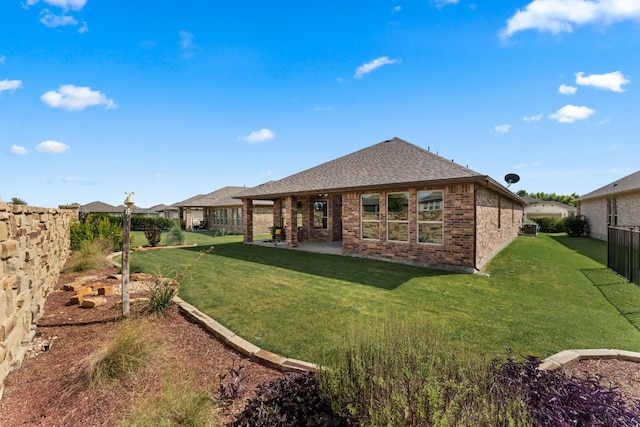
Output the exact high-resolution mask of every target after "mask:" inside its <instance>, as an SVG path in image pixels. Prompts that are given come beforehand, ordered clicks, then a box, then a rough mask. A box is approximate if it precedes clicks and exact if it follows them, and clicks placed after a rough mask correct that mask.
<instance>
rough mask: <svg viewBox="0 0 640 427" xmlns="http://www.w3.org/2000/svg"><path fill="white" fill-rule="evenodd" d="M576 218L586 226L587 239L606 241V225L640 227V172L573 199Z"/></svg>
mask: <svg viewBox="0 0 640 427" xmlns="http://www.w3.org/2000/svg"><path fill="white" fill-rule="evenodd" d="M576 202H577V204H578V215H584V216H586V217H587V220H588V222H589V235H590V236H591V237H594V238H596V239H600V240H607V228H608V226H609V225H617V226H639V225H640V171H638V172H635V173H632V174H631V175H627V176H625V177H624V178H620V179H619V180H617V181H614V182H612V183H610V184H607V185H605V186H603V187H600V188H598V189H597V190H594V191H592V192H591V193H587V194H585V195H584V196H582V197H580V198H578V199H576Z"/></svg>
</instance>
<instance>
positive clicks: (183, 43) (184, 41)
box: [178, 31, 195, 49]
mask: <svg viewBox="0 0 640 427" xmlns="http://www.w3.org/2000/svg"><path fill="white" fill-rule="evenodd" d="M178 34H179V35H180V47H181V48H182V49H192V48H193V47H194V46H195V44H194V43H193V34H191V33H189V32H187V31H178Z"/></svg>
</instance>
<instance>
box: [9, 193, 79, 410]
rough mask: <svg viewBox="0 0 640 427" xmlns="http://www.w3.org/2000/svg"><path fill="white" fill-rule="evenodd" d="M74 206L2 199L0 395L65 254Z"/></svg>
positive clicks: (31, 333)
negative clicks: (58, 206)
mask: <svg viewBox="0 0 640 427" xmlns="http://www.w3.org/2000/svg"><path fill="white" fill-rule="evenodd" d="M77 219H78V209H77V208H74V207H69V208H66V207H61V208H59V209H51V208H37V207H32V206H24V205H13V204H9V203H2V202H0V398H2V392H3V390H4V378H5V377H6V376H7V375H8V374H9V373H10V372H11V371H13V370H15V369H17V368H19V367H20V365H21V363H22V359H23V358H24V354H25V351H26V346H25V345H26V344H28V343H29V342H30V341H31V340H32V339H33V336H34V335H35V329H36V322H37V320H38V319H39V318H40V316H42V314H43V308H44V303H45V300H46V297H47V295H48V294H49V292H50V291H51V290H52V289H53V288H54V286H55V285H56V283H57V281H58V275H59V274H60V271H61V270H62V268H63V267H64V264H65V263H66V261H67V258H68V256H69V252H70V250H69V226H70V224H71V223H72V222H73V221H76V220H77Z"/></svg>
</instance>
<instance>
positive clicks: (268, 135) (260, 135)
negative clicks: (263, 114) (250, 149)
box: [238, 129, 276, 144]
mask: <svg viewBox="0 0 640 427" xmlns="http://www.w3.org/2000/svg"><path fill="white" fill-rule="evenodd" d="M275 137H276V134H275V133H274V132H273V131H272V130H271V129H260V130H256V131H253V132H251V133H250V134H249V135H246V136H239V137H238V140H239V141H245V142H248V143H250V144H259V143H261V142H265V141H269V140H271V139H273V138H275Z"/></svg>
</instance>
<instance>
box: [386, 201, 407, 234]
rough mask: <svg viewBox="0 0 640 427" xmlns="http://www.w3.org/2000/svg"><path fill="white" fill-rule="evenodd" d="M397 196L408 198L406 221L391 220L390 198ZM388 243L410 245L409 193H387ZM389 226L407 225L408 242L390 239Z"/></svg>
mask: <svg viewBox="0 0 640 427" xmlns="http://www.w3.org/2000/svg"><path fill="white" fill-rule="evenodd" d="M396 194H402V195H404V196H406V199H407V219H406V220H404V219H403V220H395V219H394V220H390V219H389V196H393V195H396ZM386 197H387V200H386V201H387V241H388V242H398V243H409V242H410V241H411V236H410V234H411V229H410V228H409V205H410V201H411V200H410V195H409V193H408V192H405V191H400V192H397V193H387V195H386ZM389 224H406V225H407V240H391V239H389Z"/></svg>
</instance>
